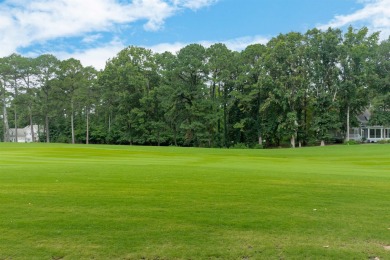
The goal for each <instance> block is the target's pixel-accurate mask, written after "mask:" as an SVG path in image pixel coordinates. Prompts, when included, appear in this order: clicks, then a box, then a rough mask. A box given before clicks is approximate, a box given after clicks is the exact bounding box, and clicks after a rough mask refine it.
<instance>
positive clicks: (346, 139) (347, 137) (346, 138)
mask: <svg viewBox="0 0 390 260" xmlns="http://www.w3.org/2000/svg"><path fill="white" fill-rule="evenodd" d="M345 141H346V142H348V141H349V106H348V107H347V134H346V137H345Z"/></svg>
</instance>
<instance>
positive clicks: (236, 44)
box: [145, 36, 269, 53]
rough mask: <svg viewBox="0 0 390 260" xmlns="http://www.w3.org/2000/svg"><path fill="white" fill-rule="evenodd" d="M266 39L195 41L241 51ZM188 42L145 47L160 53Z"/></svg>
mask: <svg viewBox="0 0 390 260" xmlns="http://www.w3.org/2000/svg"><path fill="white" fill-rule="evenodd" d="M268 41H269V38H266V37H263V36H247V37H240V38H235V39H230V40H225V41H200V42H197V43H198V44H201V45H203V46H204V47H210V46H211V45H213V44H215V43H223V44H225V45H226V47H227V48H229V49H230V50H233V51H241V50H243V49H245V48H246V47H247V46H248V45H252V44H256V43H261V44H266V43H267V42H268ZM188 44H190V43H185V42H175V43H161V44H157V45H153V46H145V48H148V49H151V50H152V51H153V52H158V53H162V52H165V51H169V52H172V53H176V52H178V51H179V50H180V49H181V48H183V47H185V46H186V45H188Z"/></svg>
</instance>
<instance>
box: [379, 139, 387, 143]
mask: <svg viewBox="0 0 390 260" xmlns="http://www.w3.org/2000/svg"><path fill="white" fill-rule="evenodd" d="M387 143H388V141H387V140H379V141H378V144H387Z"/></svg>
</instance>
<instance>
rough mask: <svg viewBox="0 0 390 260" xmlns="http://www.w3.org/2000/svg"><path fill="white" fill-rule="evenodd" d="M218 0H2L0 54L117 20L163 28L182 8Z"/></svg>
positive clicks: (106, 27) (100, 29) (101, 28)
mask: <svg viewBox="0 0 390 260" xmlns="http://www.w3.org/2000/svg"><path fill="white" fill-rule="evenodd" d="M216 1H218V0H133V1H132V2H130V3H129V2H126V1H120V0H82V1H81V0H34V1H30V0H8V1H3V2H0V35H1V38H0V46H1V49H0V56H5V55H9V54H10V53H12V52H15V51H16V50H17V49H18V48H19V47H27V46H29V45H31V44H33V43H37V42H40V43H42V42H45V41H48V40H53V39H56V38H60V37H62V38H63V37H65V38H66V37H74V36H82V35H83V34H85V33H97V32H103V31H109V30H112V29H113V28H115V26H116V25H118V24H131V23H133V22H136V21H145V25H144V29H145V30H150V31H155V30H158V29H160V28H161V27H162V26H163V24H164V21H165V20H166V19H167V18H169V17H171V16H173V15H174V14H175V13H176V12H178V11H180V10H181V9H183V8H191V9H199V8H201V7H203V6H208V5H210V4H212V3H215V2H216Z"/></svg>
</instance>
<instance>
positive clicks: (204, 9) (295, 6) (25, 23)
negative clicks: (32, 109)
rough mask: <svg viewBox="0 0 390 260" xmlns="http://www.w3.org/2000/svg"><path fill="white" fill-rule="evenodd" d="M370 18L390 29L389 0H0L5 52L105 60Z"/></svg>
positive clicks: (385, 31)
mask: <svg viewBox="0 0 390 260" xmlns="http://www.w3.org/2000/svg"><path fill="white" fill-rule="evenodd" d="M349 25H353V26H355V27H356V28H360V27H361V26H367V27H369V28H370V30H371V32H374V31H382V35H381V37H382V38H383V39H384V38H387V37H388V35H389V34H390V29H389V28H390V0H8V1H7V0H5V1H4V0H3V1H1V0H0V46H1V47H0V57H3V56H7V55H10V54H11V53H13V52H17V53H20V54H22V55H25V56H37V55H40V54H44V53H52V54H54V55H56V56H57V57H59V58H60V59H66V58H69V57H74V58H77V59H80V60H81V61H82V63H83V64H84V65H85V66H88V65H92V66H95V67H96V68H98V69H102V68H103V67H104V64H105V61H106V60H107V59H108V58H111V57H114V56H115V55H116V53H118V52H119V51H120V50H121V49H123V48H125V47H126V46H128V45H136V46H141V47H146V48H150V49H152V50H153V51H155V52H162V51H171V52H175V51H178V50H179V49H180V48H182V47H184V46H185V45H187V44H190V43H200V44H203V45H204V46H206V47H207V46H210V45H211V44H213V43H216V42H222V43H225V44H226V45H227V46H228V47H229V48H230V49H232V50H238V51H239V50H242V49H243V48H245V47H246V46H247V45H249V44H253V43H266V42H267V41H268V40H269V39H271V38H272V37H273V36H276V35H278V34H280V33H288V32H290V31H298V32H302V33H304V32H305V31H307V30H308V29H311V28H314V27H317V28H320V29H325V28H327V27H329V26H332V27H338V28H345V27H347V26H349Z"/></svg>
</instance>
